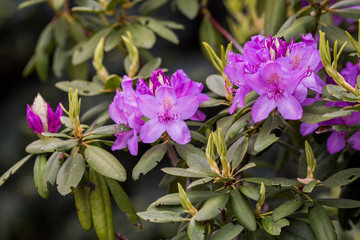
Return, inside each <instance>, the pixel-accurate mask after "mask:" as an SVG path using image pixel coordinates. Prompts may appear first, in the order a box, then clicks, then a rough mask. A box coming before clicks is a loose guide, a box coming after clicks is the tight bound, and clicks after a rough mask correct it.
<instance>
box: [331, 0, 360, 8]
mask: <svg viewBox="0 0 360 240" xmlns="http://www.w3.org/2000/svg"><path fill="white" fill-rule="evenodd" d="M358 5H360V1H359V0H348V1H340V2H337V3H335V4H334V5H332V6H331V7H330V8H332V9H342V8H348V7H354V6H358Z"/></svg>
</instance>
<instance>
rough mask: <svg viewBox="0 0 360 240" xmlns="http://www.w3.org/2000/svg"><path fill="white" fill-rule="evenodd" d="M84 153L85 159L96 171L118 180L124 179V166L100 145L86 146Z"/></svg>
mask: <svg viewBox="0 0 360 240" xmlns="http://www.w3.org/2000/svg"><path fill="white" fill-rule="evenodd" d="M84 154H85V155H84V156H85V160H86V161H87V162H88V163H89V165H90V167H91V168H92V169H94V170H95V171H96V172H98V173H100V174H102V175H103V176H106V177H109V178H113V179H116V180H118V181H120V182H124V181H125V180H126V171H125V169H124V167H123V166H122V165H121V163H120V162H119V161H118V160H117V159H116V158H115V157H114V156H113V155H112V154H111V153H109V152H108V151H106V150H104V149H102V148H100V147H96V146H88V147H86V148H85V151H84Z"/></svg>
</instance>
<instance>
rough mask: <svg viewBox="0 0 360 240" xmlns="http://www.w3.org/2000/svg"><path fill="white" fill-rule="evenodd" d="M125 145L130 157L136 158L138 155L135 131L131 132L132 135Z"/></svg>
mask: <svg viewBox="0 0 360 240" xmlns="http://www.w3.org/2000/svg"><path fill="white" fill-rule="evenodd" d="M127 144H128V149H129V152H130V153H131V155H133V156H136V155H137V154H138V137H137V132H136V131H135V130H133V135H132V137H130V138H129V139H128V141H127Z"/></svg>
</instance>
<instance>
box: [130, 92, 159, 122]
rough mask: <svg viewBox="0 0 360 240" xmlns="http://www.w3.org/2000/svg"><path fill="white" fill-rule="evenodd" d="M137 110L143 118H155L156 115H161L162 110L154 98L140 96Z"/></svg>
mask: <svg viewBox="0 0 360 240" xmlns="http://www.w3.org/2000/svg"><path fill="white" fill-rule="evenodd" d="M137 105H138V107H139V110H140V112H141V113H142V114H144V115H145V117H148V118H157V117H158V113H163V112H164V109H163V107H162V106H161V105H160V103H159V102H158V101H157V99H156V98H155V97H154V96H151V95H140V96H139V97H138V99H137Z"/></svg>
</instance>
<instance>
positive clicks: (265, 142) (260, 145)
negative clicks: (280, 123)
mask: <svg viewBox="0 0 360 240" xmlns="http://www.w3.org/2000/svg"><path fill="white" fill-rule="evenodd" d="M274 123H275V118H274V117H269V118H267V119H266V120H265V123H264V125H263V126H262V127H261V129H260V132H259V135H258V136H257V138H256V141H255V145H254V150H255V151H256V152H258V153H259V152H261V151H263V150H264V149H265V148H267V147H269V146H270V145H271V144H273V143H274V142H276V141H277V140H278V139H279V138H278V137H276V136H275V134H272V133H271V130H272V129H274V128H275V127H277V126H273V124H274Z"/></svg>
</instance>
